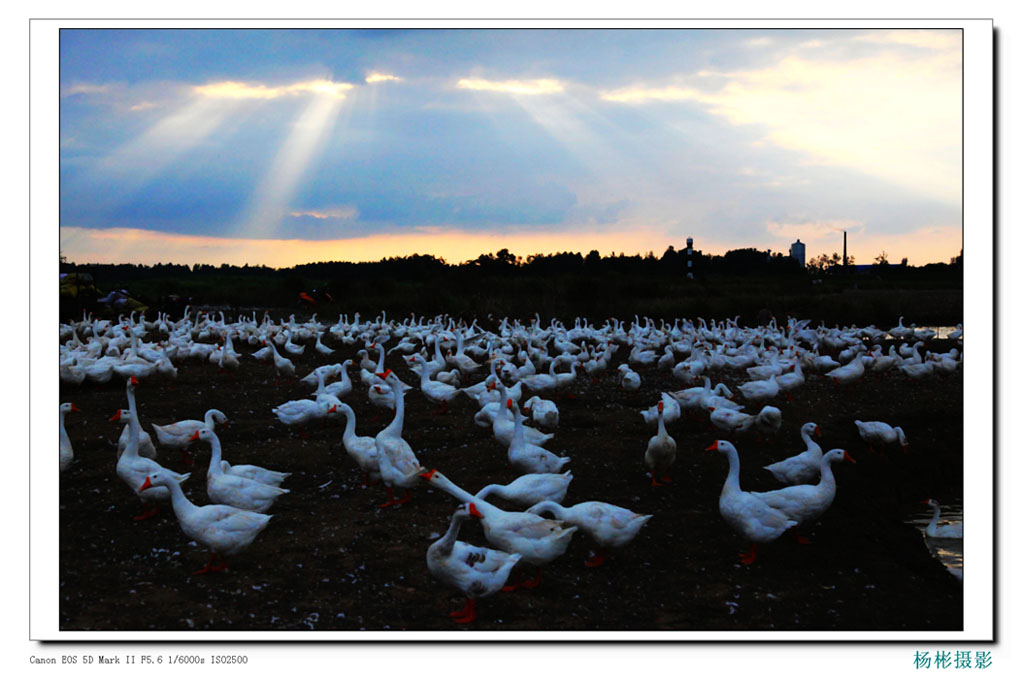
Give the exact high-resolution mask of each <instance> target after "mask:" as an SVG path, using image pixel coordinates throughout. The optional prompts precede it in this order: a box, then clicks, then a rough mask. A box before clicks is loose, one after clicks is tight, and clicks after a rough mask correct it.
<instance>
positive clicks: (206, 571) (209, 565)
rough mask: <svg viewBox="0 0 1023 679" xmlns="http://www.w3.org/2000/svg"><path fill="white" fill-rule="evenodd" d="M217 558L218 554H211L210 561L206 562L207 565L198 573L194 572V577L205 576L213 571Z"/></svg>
mask: <svg viewBox="0 0 1023 679" xmlns="http://www.w3.org/2000/svg"><path fill="white" fill-rule="evenodd" d="M216 558H217V555H216V554H213V553H210V560H209V561H207V562H206V565H205V566H203V567H202V568H200V569H199V570H197V571H192V575H204V574H206V573H209V572H211V571H212V570H213V568H212V566H213V560H214V559H216Z"/></svg>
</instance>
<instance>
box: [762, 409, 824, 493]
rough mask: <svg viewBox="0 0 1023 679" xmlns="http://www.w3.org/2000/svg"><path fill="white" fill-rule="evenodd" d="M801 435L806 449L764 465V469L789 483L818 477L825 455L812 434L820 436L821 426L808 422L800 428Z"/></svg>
mask: <svg viewBox="0 0 1023 679" xmlns="http://www.w3.org/2000/svg"><path fill="white" fill-rule="evenodd" d="M799 435H800V436H801V437H802V439H803V443H804V444H805V445H806V450H804V451H803V452H801V453H799V454H798V455H793V456H792V457H788V458H785V459H784V460H782V461H781V462H775V463H774V464H769V465H767V466H766V467H764V469H766V470H767V471H769V472H771V474H772V475H773V476H774V478H776V479H778V480H779V481H780V482H782V483H785V484H789V485H791V484H797V483H809V482H810V481H813V480H814V479H815V478H817V475H818V474H819V473H820V465H821V456H823V455H824V451H822V450H821V447H820V445H818V444H817V442H816V441H814V440H813V439H812V438H810V436H811V435H813V436H817V437H818V438H819V437H820V435H821V430H820V427H818V426H817V425H816V424H814V423H813V422H807V423H806V424H804V425H803V426H802V427H801V428H800V430H799Z"/></svg>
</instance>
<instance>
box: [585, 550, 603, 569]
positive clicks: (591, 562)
mask: <svg viewBox="0 0 1023 679" xmlns="http://www.w3.org/2000/svg"><path fill="white" fill-rule="evenodd" d="M606 559H607V551H606V550H603V549H601V550H600V551H599V552H597V553H596V554H595V555H594V556H593V558H591V559H587V560H586V561H584V562H583V565H584V566H586V567H587V568H595V567H597V566H600V565H602V564H603V563H604V561H605V560H606Z"/></svg>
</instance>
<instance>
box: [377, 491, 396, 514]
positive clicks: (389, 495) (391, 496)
mask: <svg viewBox="0 0 1023 679" xmlns="http://www.w3.org/2000/svg"><path fill="white" fill-rule="evenodd" d="M378 506H379V507H380V508H381V509H383V508H384V507H393V506H394V489H393V488H391V487H390V486H387V502H385V503H384V504H382V505H378Z"/></svg>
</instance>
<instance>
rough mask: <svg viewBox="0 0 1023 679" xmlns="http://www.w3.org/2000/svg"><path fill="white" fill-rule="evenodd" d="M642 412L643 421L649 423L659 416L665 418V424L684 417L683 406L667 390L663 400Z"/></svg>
mask: <svg viewBox="0 0 1023 679" xmlns="http://www.w3.org/2000/svg"><path fill="white" fill-rule="evenodd" d="M707 382H710V380H709V379H707ZM697 389H702V387H697ZM640 414H641V415H642V416H643V421H644V422H646V423H647V424H653V423H654V422H656V421H657V419H658V418H663V419H664V422H665V424H671V423H672V422H674V421H676V420H678V419H679V418H680V417H682V406H681V405H680V404H679V402H678V401H677V400H675V397H674V396H672V395H671V394H669V393H668V392H666V391H662V392H661V400H660V401H659V402H658V403H657V404H656V405H652V406H650V407H649V408H647V409H646V410H644V411H642V412H641V413H640Z"/></svg>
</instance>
